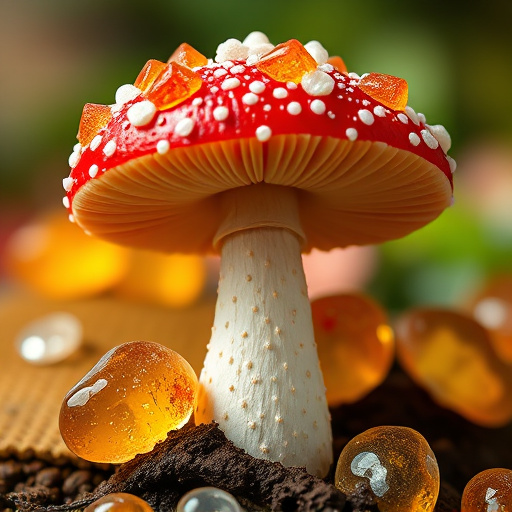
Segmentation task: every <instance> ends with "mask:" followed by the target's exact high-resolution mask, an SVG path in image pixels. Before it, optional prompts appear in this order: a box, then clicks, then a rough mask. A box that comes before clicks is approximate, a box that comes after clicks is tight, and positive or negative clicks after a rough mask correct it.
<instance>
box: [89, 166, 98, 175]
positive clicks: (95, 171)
mask: <svg viewBox="0 0 512 512" xmlns="http://www.w3.org/2000/svg"><path fill="white" fill-rule="evenodd" d="M99 170H100V168H99V167H98V166H97V165H96V164H92V165H91V167H89V176H90V177H91V178H96V175H97V174H98V171H99Z"/></svg>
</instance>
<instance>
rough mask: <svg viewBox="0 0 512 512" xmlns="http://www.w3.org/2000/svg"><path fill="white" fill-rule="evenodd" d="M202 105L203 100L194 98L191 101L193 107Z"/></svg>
mask: <svg viewBox="0 0 512 512" xmlns="http://www.w3.org/2000/svg"><path fill="white" fill-rule="evenodd" d="M202 103H203V98H194V99H193V100H192V105H194V107H198V106H199V105H201V104H202Z"/></svg>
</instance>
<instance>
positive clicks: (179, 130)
mask: <svg viewBox="0 0 512 512" xmlns="http://www.w3.org/2000/svg"><path fill="white" fill-rule="evenodd" d="M194 125H195V123H194V120H193V119H191V118H190V117H185V119H182V120H181V121H178V123H177V124H176V128H175V129H174V133H175V134H176V135H180V136H181V137H187V136H188V135H190V134H191V133H192V130H193V129H194Z"/></svg>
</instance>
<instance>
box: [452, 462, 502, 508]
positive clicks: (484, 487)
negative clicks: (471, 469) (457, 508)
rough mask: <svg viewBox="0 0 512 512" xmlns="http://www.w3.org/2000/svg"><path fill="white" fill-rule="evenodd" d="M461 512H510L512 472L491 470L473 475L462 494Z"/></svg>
mask: <svg viewBox="0 0 512 512" xmlns="http://www.w3.org/2000/svg"><path fill="white" fill-rule="evenodd" d="M461 512H512V470H510V469H504V468H493V469H487V470H485V471H482V472H481V473H478V475H475V476H474V477H473V478H472V479H471V480H470V481H469V482H468V484H467V485H466V487H465V489H464V492H463V493H462V503H461Z"/></svg>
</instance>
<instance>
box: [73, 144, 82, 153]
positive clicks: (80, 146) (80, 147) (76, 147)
mask: <svg viewBox="0 0 512 512" xmlns="http://www.w3.org/2000/svg"><path fill="white" fill-rule="evenodd" d="M81 149H82V144H80V142H77V143H76V144H75V145H74V146H73V151H81Z"/></svg>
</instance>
